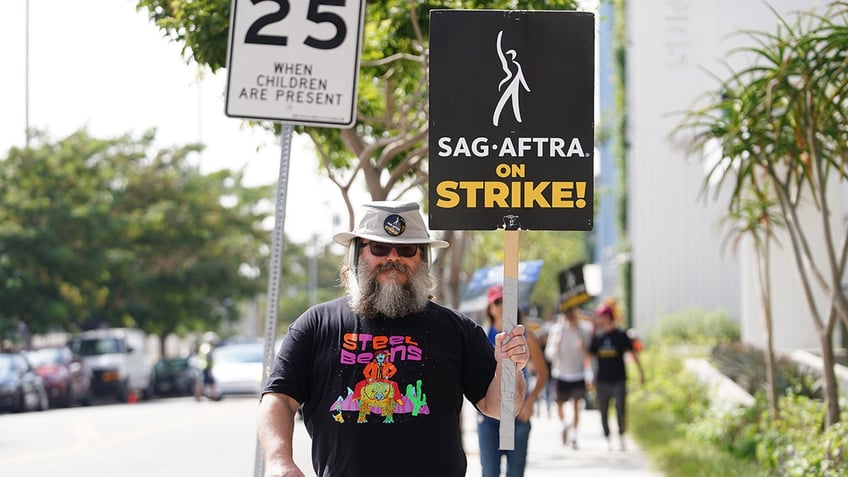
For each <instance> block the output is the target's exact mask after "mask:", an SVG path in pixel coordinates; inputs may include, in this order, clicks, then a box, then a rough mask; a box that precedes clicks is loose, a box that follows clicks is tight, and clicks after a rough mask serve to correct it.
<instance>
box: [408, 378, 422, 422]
mask: <svg viewBox="0 0 848 477" xmlns="http://www.w3.org/2000/svg"><path fill="white" fill-rule="evenodd" d="M406 398H407V399H409V402H411V403H412V405H413V408H412V415H413V416H417V415H418V411H419V410H421V406H423V405H425V404H427V395H426V394H424V393H422V392H421V380H420V379H419V380H418V381H416V382H415V387H414V388H413V387H412V385H411V384H407V385H406Z"/></svg>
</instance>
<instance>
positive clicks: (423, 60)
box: [136, 0, 577, 306]
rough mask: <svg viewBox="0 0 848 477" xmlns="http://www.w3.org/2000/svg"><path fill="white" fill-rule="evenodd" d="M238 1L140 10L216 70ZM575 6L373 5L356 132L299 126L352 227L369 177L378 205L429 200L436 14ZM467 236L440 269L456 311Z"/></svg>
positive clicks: (143, 1) (564, 0)
mask: <svg viewBox="0 0 848 477" xmlns="http://www.w3.org/2000/svg"><path fill="white" fill-rule="evenodd" d="M230 3H231V2H230V0H202V1H198V2H173V1H171V0H137V3H136V4H137V6H138V8H139V9H143V10H145V11H147V13H148V15H149V18H150V20H151V21H153V22H154V23H155V24H156V26H158V27H159V28H160V29H161V30H162V31H163V32H164V34H165V35H166V36H167V37H168V38H170V39H172V40H174V41H176V42H178V43H180V44H182V45H183V54H184V56H185V57H186V58H187V59H191V60H194V61H195V62H197V63H198V64H199V65H202V66H206V67H208V68H209V69H210V70H211V71H213V72H215V71H217V70H218V69H220V68H223V67H225V65H226V57H225V56H226V50H227V42H228V32H227V27H228V25H227V20H228V16H229V8H230ZM255 3H259V2H255ZM269 3H273V2H269ZM576 6H577V2H576V1H574V0H548V1H544V2H542V1H538V0H442V1H433V0H430V1H427V0H425V1H418V0H385V1H380V2H373V1H372V2H367V5H366V13H365V15H366V18H365V29H364V34H363V37H364V38H363V44H362V51H361V65H360V71H359V91H358V104H357V122H356V124H355V126H354V127H353V128H350V129H329V128H315V127H308V128H305V127H301V126H298V127H297V128H296V130H297V131H298V132H300V133H304V134H307V135H308V136H309V137H310V138H311V139H312V142H313V144H314V146H315V152H316V155H317V157H318V159H319V162H320V166H321V169H322V170H323V172H324V173H325V174H326V176H327V177H328V179H329V180H330V181H331V182H333V183H334V184H335V185H336V186H337V187H338V189H339V191H340V194H341V196H342V198H343V200H344V201H345V204H346V206H347V212H348V225H349V227H350V228H353V226H354V225H355V224H354V205H353V204H352V203H351V201H350V197H349V192H350V190H351V187H352V186H353V185H354V183H355V181H356V180H357V179H358V178H362V179H363V180H364V183H365V187H366V189H367V191H368V194H369V195H370V197H371V198H372V199H374V200H385V199H394V198H398V197H400V196H402V195H403V194H404V193H405V192H406V191H408V190H410V189H419V190H421V191H423V192H424V193H426V189H427V188H426V185H427V179H428V175H427V168H426V163H427V158H428V155H429V151H428V96H429V91H428V84H429V80H428V77H427V73H428V62H429V54H428V52H429V50H428V48H429V20H430V15H429V12H430V10H432V9H506V10H534V9H546V10H564V9H575V8H576ZM265 126H266V127H275V128H278V127H279V125H265ZM463 235H464V234H463V233H461V232H455V233H454V232H451V231H449V232H448V233H447V234H446V236H445V239H446V240H448V241H450V242H451V244H452V245H451V248H450V249H448V250H446V251H444V252H443V253H441V254H439V255H438V256H436V257H435V261H434V272H435V273H436V274H437V275H440V276H443V277H446V278H445V279H444V284H443V286H442V287H441V288H442V290H441V291H442V293H441V295H442V297H443V298H444V301H445V303H447V304H449V305H453V306H456V305H458V298H457V297H458V290H459V287H460V282H461V279H460V275H462V274H463V273H465V272H466V271H467V270H469V268H468V265H469V264H468V263H467V262H466V261H465V260H463V259H462V257H463V251H464V250H467V249H468V247H466V246H465V245H464V244H463V241H464V237H463ZM499 247H500V246H499ZM448 256H449V257H450V258H447V257H448ZM531 258H532V257H529V256H522V257H521V259H522V260H525V259H527V260H529V259H531ZM475 265H476V264H475ZM470 270H473V268H471V269H470ZM554 283H556V282H554Z"/></svg>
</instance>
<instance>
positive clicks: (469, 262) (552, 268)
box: [463, 231, 589, 317]
mask: <svg viewBox="0 0 848 477" xmlns="http://www.w3.org/2000/svg"><path fill="white" fill-rule="evenodd" d="M469 235H470V238H469V243H468V250H467V252H466V253H464V254H463V261H464V262H465V265H464V267H463V268H465V269H466V270H469V271H470V272H469V273H472V272H473V271H474V270H476V269H478V268H482V267H490V266H495V265H498V264H502V263H503V261H504V247H503V240H504V237H503V233H502V232H498V231H491V232H485V231H484V232H475V233H473V234H469ZM519 237H520V238H519V252H518V254H519V257H520V260H521V261H530V260H544V265H543V266H542V271H541V273H540V274H539V281H538V282H537V283H536V286H535V287H534V288H533V295H532V296H531V297H530V299H531V301H532V302H533V304H534V305H535V306H536V307H537V308H538V309H539V314H540V316H542V317H547V316H549V315H550V314H551V313H553V312H555V311H556V310H557V305H558V303H559V280H558V275H559V273H560V272H561V271H563V270H565V269H567V268H569V267H571V266H572V265H575V264H577V263H580V262H587V261H588V257H589V255H588V250H587V244H586V238H585V237H586V234H585V233H583V232H554V231H525V232H520V236H519Z"/></svg>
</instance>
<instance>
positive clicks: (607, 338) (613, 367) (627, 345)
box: [589, 328, 633, 383]
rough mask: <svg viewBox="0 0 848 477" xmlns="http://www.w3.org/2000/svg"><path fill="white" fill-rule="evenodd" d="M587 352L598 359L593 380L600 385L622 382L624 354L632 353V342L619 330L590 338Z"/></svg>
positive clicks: (623, 377)
mask: <svg viewBox="0 0 848 477" xmlns="http://www.w3.org/2000/svg"><path fill="white" fill-rule="evenodd" d="M589 351H590V352H591V353H592V354H593V355H595V356H597V358H598V371H597V372H598V374H597V376H595V380H596V381H598V382H602V383H611V382H616V381H624V380H625V379H626V378H627V374H626V371H625V367H624V353H625V352H627V351H633V340H631V339H630V337H629V336H627V333H625V332H624V331H622V330H621V329H619V328H614V329H613V330H612V331H609V332H606V333H600V334H598V335H596V336H594V337H593V338H592V344H591V345H590V346H589Z"/></svg>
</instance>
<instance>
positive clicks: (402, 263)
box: [359, 241, 421, 285]
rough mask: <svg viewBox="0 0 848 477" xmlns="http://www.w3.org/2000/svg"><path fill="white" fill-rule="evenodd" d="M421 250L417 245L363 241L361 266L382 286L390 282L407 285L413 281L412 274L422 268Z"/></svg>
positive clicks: (360, 258)
mask: <svg viewBox="0 0 848 477" xmlns="http://www.w3.org/2000/svg"><path fill="white" fill-rule="evenodd" d="M420 248H421V246H420V245H416V244H386V243H382V242H373V241H371V242H365V241H363V242H362V251H361V252H360V257H359V266H360V267H365V268H366V269H367V270H368V271H369V272H370V274H372V276H373V277H374V280H375V281H377V282H378V283H379V284H381V285H385V284H387V283H390V282H397V283H399V284H401V285H406V284H408V283H409V282H410V280H411V279H412V273H414V272H415V271H417V270H418V269H419V268H420V267H421V252H420ZM410 254H412V255H411V256H409V255H410Z"/></svg>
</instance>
